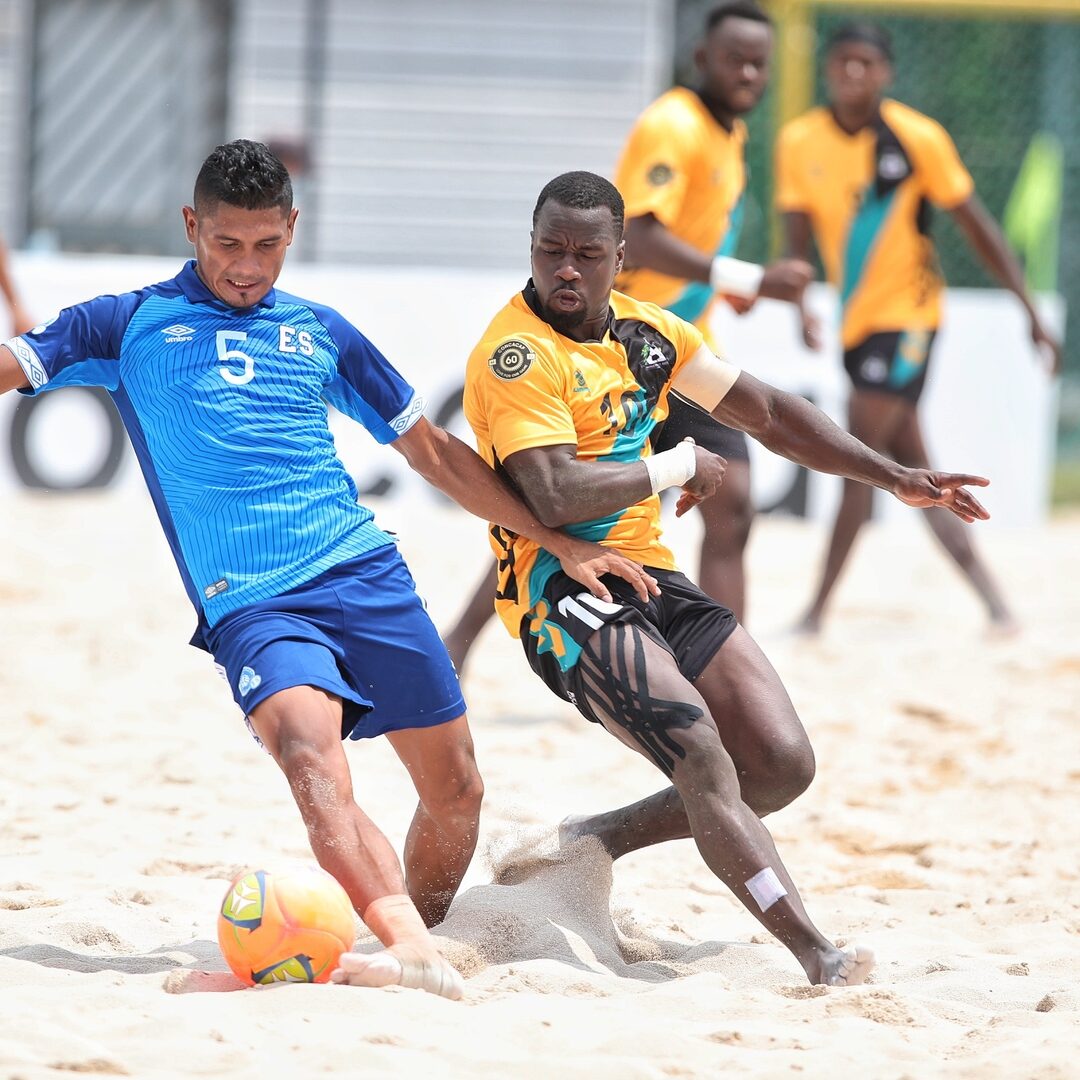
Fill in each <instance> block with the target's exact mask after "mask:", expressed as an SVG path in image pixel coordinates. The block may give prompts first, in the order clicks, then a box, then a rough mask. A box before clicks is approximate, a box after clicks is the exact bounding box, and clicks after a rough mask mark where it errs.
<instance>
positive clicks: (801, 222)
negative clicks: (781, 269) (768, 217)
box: [781, 210, 813, 262]
mask: <svg viewBox="0 0 1080 1080" xmlns="http://www.w3.org/2000/svg"><path fill="white" fill-rule="evenodd" d="M781 218H782V220H783V226H784V254H785V255H787V256H788V257H789V258H791V259H805V260H807V262H809V260H810V242H811V238H812V236H813V233H812V231H811V228H810V215H809V214H804V213H802V212H801V211H798V210H793V211H789V212H787V213H785V214H782V215H781Z"/></svg>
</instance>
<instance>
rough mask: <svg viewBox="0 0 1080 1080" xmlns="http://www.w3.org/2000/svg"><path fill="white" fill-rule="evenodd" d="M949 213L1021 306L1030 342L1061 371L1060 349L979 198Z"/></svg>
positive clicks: (992, 272) (1021, 272)
mask: <svg viewBox="0 0 1080 1080" xmlns="http://www.w3.org/2000/svg"><path fill="white" fill-rule="evenodd" d="M951 213H952V216H953V219H954V220H955V221H956V223H957V224H958V225H959V226H960V229H961V231H962V232H963V233H964V236H965V237H966V238H967V242H968V243H969V244H970V245H971V249H972V250H973V251H974V252H975V254H976V255H978V256H979V259H980V260H981V261H982V263H983V265H984V266H985V267H986V268H987V270H989V271H990V273H991V274H993V275H994V277H995V278H996V279H997V280H998V281H999V282H1001V284H1002V285H1004V286H1005V288H1006V289H1008V290H1009V291H1010V292H1012V293H1015V294H1016V296H1017V298H1018V299H1019V300H1020V303H1021V304H1023V305H1024V310H1025V311H1026V312H1027V313H1028V318H1029V319H1030V320H1031V340H1032V341H1034V342H1035V344H1036V345H1039V346H1043V347H1045V348H1046V349H1047V350H1049V352H1050V354H1051V356H1052V358H1053V371H1054V374H1057V373H1058V372H1059V371H1060V370H1061V346H1060V345H1059V344H1058V342H1057V341H1056V340H1055V339H1054V338H1053V337H1051V335H1050V334H1048V333H1047V331H1046V329H1045V327H1044V326H1043V325H1042V321H1041V320H1040V319H1039V313H1038V312H1037V311H1036V310H1035V305H1034V304H1033V303H1032V300H1031V297H1030V296H1029V295H1028V291H1027V285H1026V284H1025V283H1024V272H1023V270H1022V269H1021V268H1020V263H1019V262H1018V261H1017V259H1016V256H1015V255H1014V254H1013V253H1012V251H1010V250H1009V245H1008V244H1007V243H1006V242H1005V237H1004V236H1003V235H1002V232H1001V229H1000V228H999V226H998V223H997V222H996V221H995V220H994V219H993V217H991V216H990V213H989V211H987V209H986V207H985V206H983V204H982V200H981V199H980V198H979V197H978V195H972V196H971V198H969V199H968V200H967V201H966V202H962V203H961V204H960V205H959V206H956V207H953V209H952V211H951Z"/></svg>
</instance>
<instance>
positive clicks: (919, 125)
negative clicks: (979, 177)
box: [776, 99, 974, 349]
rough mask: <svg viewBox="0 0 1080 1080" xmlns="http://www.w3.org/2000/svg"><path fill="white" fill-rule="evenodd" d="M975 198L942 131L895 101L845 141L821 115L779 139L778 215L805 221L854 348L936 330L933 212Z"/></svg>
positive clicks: (815, 112) (938, 284)
mask: <svg viewBox="0 0 1080 1080" xmlns="http://www.w3.org/2000/svg"><path fill="white" fill-rule="evenodd" d="M973 191H974V184H973V183H972V180H971V176H970V175H969V173H968V171H967V169H965V168H964V165H963V162H961V160H960V156H959V154H958V153H957V151H956V147H955V146H954V145H953V141H952V139H950V138H949V135H948V133H947V132H946V131H945V129H944V128H943V127H942V126H941V125H940V124H939V123H937V121H935V120H931V119H930V118H929V117H928V116H923V114H922V113H919V112H916V111H915V110H914V109H911V108H909V107H908V106H906V105H902V104H901V103H900V102H898V101H892V100H889V99H886V100H885V101H882V103H881V112H880V116H879V119H878V121H877V123H875V124H871V125H869V126H868V127H865V128H863V129H862V130H860V131H857V132H855V134H854V135H851V134H848V132H846V131H844V129H843V128H842V127H840V125H839V124H838V123H837V122H836V120H835V119H834V117H833V114H832V112H831V111H830V110H829V109H826V108H817V109H812V110H811V111H810V112H808V113H806V114H805V115H803V116H800V117H798V118H797V119H795V120H792V121H791V122H790V123H788V124H786V125H785V126H784V127H783V128H782V129H781V131H780V135H779V137H778V139H777V143H776V207H777V209H778V210H779V211H780V212H781V213H785V212H791V211H797V212H801V213H804V214H807V215H808V216H809V218H810V222H811V225H812V228H813V231H814V238H815V240H816V242H817V247H818V251H819V253H820V255H821V260H822V262H823V263H824V265H825V272H826V274H827V276H828V278H829V281H831V282H832V283H833V284H834V285H835V286H836V287H837V289H838V290H839V293H840V301H841V304H842V310H843V316H842V318H843V325H842V331H841V336H842V340H843V345H844V348H845V349H850V348H852V347H854V346H855V345H858V344H859V343H860V342H861V341H863V340H865V339H866V338H867V337H869V336H870V335H871V334H876V333H883V332H887V331H903V330H934V329H936V328H937V326H938V323H939V322H940V320H941V293H942V289H943V288H944V281H943V280H942V277H941V271H940V269H939V266H938V260H937V253H936V251H935V249H934V244H933V241H932V240H931V238H930V206H931V204H932V205H934V206H938V207H941V208H942V209H946V210H950V209H952V208H954V207H956V206H959V205H960V204H961V203H963V202H966V201H967V199H969V198H970V197H971V194H972V192H973Z"/></svg>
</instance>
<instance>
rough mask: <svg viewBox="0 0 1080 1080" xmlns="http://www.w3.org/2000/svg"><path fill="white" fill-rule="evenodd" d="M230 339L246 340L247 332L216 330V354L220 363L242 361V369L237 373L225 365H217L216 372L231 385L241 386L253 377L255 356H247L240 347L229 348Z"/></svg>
mask: <svg viewBox="0 0 1080 1080" xmlns="http://www.w3.org/2000/svg"><path fill="white" fill-rule="evenodd" d="M230 341H247V334H245V333H244V332H243V331H242V330H219V331H218V332H217V355H218V359H219V360H220V361H221V362H222V365H224V364H228V363H235V362H237V361H239V362H242V363H243V365H244V370H243V371H241V372H240V373H239V374H237V372H235V371H232V370H231V369H230V368H227V367H224V366H222V367H219V368H218V374H219V375H220V376H221V377H222V378H223V379H224V380H225V381H226V382H227V383H232V385H233V386H243V385H244V383H249V382H251V380H252V379H254V378H255V358H254V357H253V356H248V354H247V353H246V352H244V351H243V350H242V349H230V348H229V342H230Z"/></svg>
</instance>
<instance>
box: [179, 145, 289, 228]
mask: <svg viewBox="0 0 1080 1080" xmlns="http://www.w3.org/2000/svg"><path fill="white" fill-rule="evenodd" d="M292 202H293V190H292V181H291V180H290V179H289V170H288V169H286V168H285V166H284V165H282V164H281V162H280V161H279V160H278V159H277V158H276V157H275V156H274V155H273V154H272V153H271V152H270V150H269V148H268V147H267V146H266V144H265V143H260V142H252V141H251V140H250V139H236V140H234V141H233V142H230V143H223V144H222V145H221V146H218V147H215V148H214V150H213V151H212V152H211V153H210V156H209V157H208V158H207V159H206V160H205V161H204V162H203V163H202V168H201V169H199V175H198V176H197V177H196V178H195V209H196V210H199V209H201V208H210V207H212V206H216V205H217V204H218V203H227V204H228V205H229V206H238V207H240V208H241V209H243V210H269V209H271V208H273V207H281V208H282V209H283V210H291V209H292Z"/></svg>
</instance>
